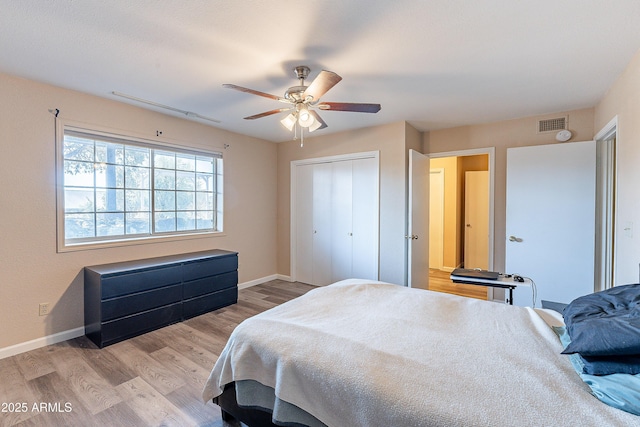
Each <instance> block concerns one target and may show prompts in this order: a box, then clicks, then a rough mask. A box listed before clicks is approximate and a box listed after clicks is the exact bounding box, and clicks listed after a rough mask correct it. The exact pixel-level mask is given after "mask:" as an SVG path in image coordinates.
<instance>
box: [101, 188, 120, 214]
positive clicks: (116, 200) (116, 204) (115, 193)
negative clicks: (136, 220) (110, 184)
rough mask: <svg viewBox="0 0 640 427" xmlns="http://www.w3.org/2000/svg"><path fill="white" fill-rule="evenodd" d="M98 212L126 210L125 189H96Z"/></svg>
mask: <svg viewBox="0 0 640 427" xmlns="http://www.w3.org/2000/svg"><path fill="white" fill-rule="evenodd" d="M96 211H97V212H124V190H116V189H96Z"/></svg>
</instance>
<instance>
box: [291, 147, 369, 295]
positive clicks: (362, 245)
mask: <svg viewBox="0 0 640 427" xmlns="http://www.w3.org/2000/svg"><path fill="white" fill-rule="evenodd" d="M292 178H293V179H294V180H295V181H294V183H295V185H294V186H293V187H294V191H293V192H292V195H293V197H294V200H293V201H292V206H293V209H292V215H293V216H294V218H293V220H294V221H293V222H294V227H293V228H292V232H293V233H294V234H295V236H292V237H293V238H294V241H295V245H294V246H293V248H292V266H293V268H294V278H295V280H298V281H301V282H304V283H310V284H313V285H328V284H330V283H333V282H336V281H339V280H343V279H347V278H352V277H356V278H362V279H371V280H377V279H378V253H379V250H378V234H379V233H378V224H379V208H378V159H377V157H365V158H357V159H346V160H343V159H340V160H335V161H325V162H321V161H318V162H317V163H311V164H300V165H295V166H294V168H293V170H292Z"/></svg>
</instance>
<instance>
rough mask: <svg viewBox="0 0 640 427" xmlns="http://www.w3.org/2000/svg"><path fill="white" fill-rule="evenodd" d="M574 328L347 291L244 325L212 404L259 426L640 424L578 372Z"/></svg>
mask: <svg viewBox="0 0 640 427" xmlns="http://www.w3.org/2000/svg"><path fill="white" fill-rule="evenodd" d="M553 326H555V327H556V330H555V331H554V329H553V328H552V327H553ZM563 326H564V324H563V318H562V316H561V315H560V314H558V313H557V312H555V311H552V310H544V309H532V308H527V307H516V306H510V305H506V304H504V305H503V304H497V303H493V302H487V301H481V300H474V299H469V298H463V297H458V296H455V295H447V294H441V293H437V292H431V291H424V290H419V289H410V288H405V287H401V286H397V285H392V284H388V283H382V282H371V281H362V280H355V279H351V280H346V281H341V282H338V283H335V284H332V285H330V286H327V287H322V288H318V289H314V290H312V291H310V292H308V293H307V294H305V295H303V296H302V297H299V298H296V299H295V300H292V301H289V302H287V303H285V304H282V305H280V306H278V307H275V308H273V309H271V310H268V311H266V312H263V313H261V314H259V315H257V316H254V317H252V318H249V319H247V320H245V321H244V322H242V323H241V324H240V325H239V326H238V327H237V328H236V329H235V330H234V332H233V333H232V335H231V336H230V338H229V341H228V343H227V345H226V346H225V348H224V350H223V351H222V353H221V355H220V357H219V358H218V360H217V362H216V364H215V365H214V367H213V369H212V371H211V375H210V377H209V379H208V381H207V383H206V385H205V387H204V390H203V399H204V400H205V401H210V400H213V401H214V402H217V403H218V404H220V406H221V408H222V410H223V417H224V418H230V417H235V418H238V419H240V420H242V421H244V422H245V423H247V424H248V425H249V426H251V427H254V426H263V425H268V426H270V425H288V426H330V427H344V426H362V427H373V426H492V427H497V426H514V425H518V426H541V425H557V426H565V425H566V426H568V425H580V426H631V425H640V417H638V416H637V415H633V414H631V413H629V412H625V411H623V410H620V409H617V408H614V407H612V406H609V405H606V404H604V403H602V402H601V401H599V400H598V399H596V398H595V397H594V395H593V394H592V393H593V390H592V389H591V388H590V387H589V385H588V384H587V383H586V382H585V381H583V378H581V377H580V376H579V375H577V374H576V370H575V369H574V366H573V365H572V362H571V361H570V359H569V357H568V356H567V355H564V354H561V352H562V351H563V344H562V343H561V341H560V339H559V337H558V335H559V332H558V331H559V330H562V327H563ZM565 344H566V343H565Z"/></svg>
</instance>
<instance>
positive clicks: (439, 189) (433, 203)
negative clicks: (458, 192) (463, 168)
mask: <svg viewBox="0 0 640 427" xmlns="http://www.w3.org/2000/svg"><path fill="white" fill-rule="evenodd" d="M443 259H444V169H442V168H437V169H431V172H430V174H429V268H435V269H441V268H442V266H443V264H444V261H443Z"/></svg>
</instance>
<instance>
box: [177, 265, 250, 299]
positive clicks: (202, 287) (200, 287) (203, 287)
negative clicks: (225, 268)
mask: <svg viewBox="0 0 640 427" xmlns="http://www.w3.org/2000/svg"><path fill="white" fill-rule="evenodd" d="M237 283H238V272H237V271H230V272H228V273H224V274H218V275H217V276H211V277H205V278H203V279H198V280H192V281H190V282H185V284H184V294H183V298H185V299H187V298H193V297H197V296H198V295H204V294H210V293H211V292H215V291H219V290H222V289H225V288H230V287H232V286H236V284H237Z"/></svg>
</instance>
